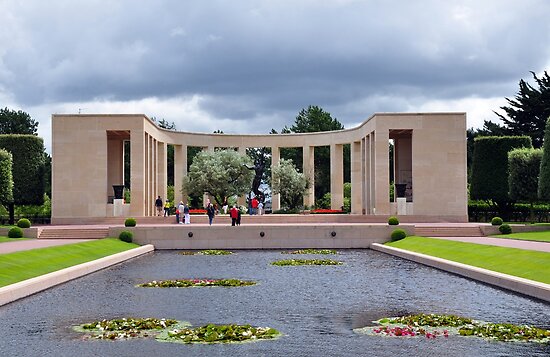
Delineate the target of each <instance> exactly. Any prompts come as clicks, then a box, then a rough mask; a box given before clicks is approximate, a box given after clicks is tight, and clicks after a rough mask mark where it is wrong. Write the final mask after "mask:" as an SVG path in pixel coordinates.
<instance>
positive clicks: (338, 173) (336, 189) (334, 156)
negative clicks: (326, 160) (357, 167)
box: [330, 144, 344, 209]
mask: <svg viewBox="0 0 550 357" xmlns="http://www.w3.org/2000/svg"><path fill="white" fill-rule="evenodd" d="M343 148H344V146H343V145H342V144H331V145H330V208H331V209H341V208H342V206H343V205H344V162H343V157H344V155H343V152H344V150H343Z"/></svg>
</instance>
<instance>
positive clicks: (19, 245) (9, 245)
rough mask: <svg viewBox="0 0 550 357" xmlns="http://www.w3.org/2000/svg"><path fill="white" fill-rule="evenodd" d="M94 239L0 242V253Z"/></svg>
mask: <svg viewBox="0 0 550 357" xmlns="http://www.w3.org/2000/svg"><path fill="white" fill-rule="evenodd" d="M90 240H92V239H27V240H20V241H17V240H16V241H14V242H5V243H0V254H6V253H13V252H18V251H22V250H31V249H37V248H46V247H54V246H58V245H65V244H73V243H81V242H87V241H90Z"/></svg>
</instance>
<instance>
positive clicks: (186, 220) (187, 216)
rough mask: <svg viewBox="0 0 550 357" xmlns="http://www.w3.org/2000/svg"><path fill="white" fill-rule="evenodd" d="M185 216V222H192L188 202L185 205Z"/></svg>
mask: <svg viewBox="0 0 550 357" xmlns="http://www.w3.org/2000/svg"><path fill="white" fill-rule="evenodd" d="M183 216H184V218H185V224H191V215H190V214H189V206H188V205H187V203H186V204H185V205H184V206H183Z"/></svg>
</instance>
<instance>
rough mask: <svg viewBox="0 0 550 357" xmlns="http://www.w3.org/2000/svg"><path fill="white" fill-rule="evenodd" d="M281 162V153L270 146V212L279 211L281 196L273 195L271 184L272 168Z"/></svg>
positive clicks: (276, 148) (272, 179) (275, 147)
mask: <svg viewBox="0 0 550 357" xmlns="http://www.w3.org/2000/svg"><path fill="white" fill-rule="evenodd" d="M280 160H281V151H280V149H279V147H277V146H272V147H271V172H272V174H271V183H272V184H271V186H272V188H271V190H272V192H271V210H272V211H278V210H280V209H281V195H279V194H274V193H273V182H274V181H275V179H274V178H273V167H276V166H279V161H280Z"/></svg>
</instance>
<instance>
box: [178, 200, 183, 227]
mask: <svg viewBox="0 0 550 357" xmlns="http://www.w3.org/2000/svg"><path fill="white" fill-rule="evenodd" d="M184 208H185V207H184V205H183V201H180V204H179V205H178V208H177V209H176V223H178V224H183V210H184Z"/></svg>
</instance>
